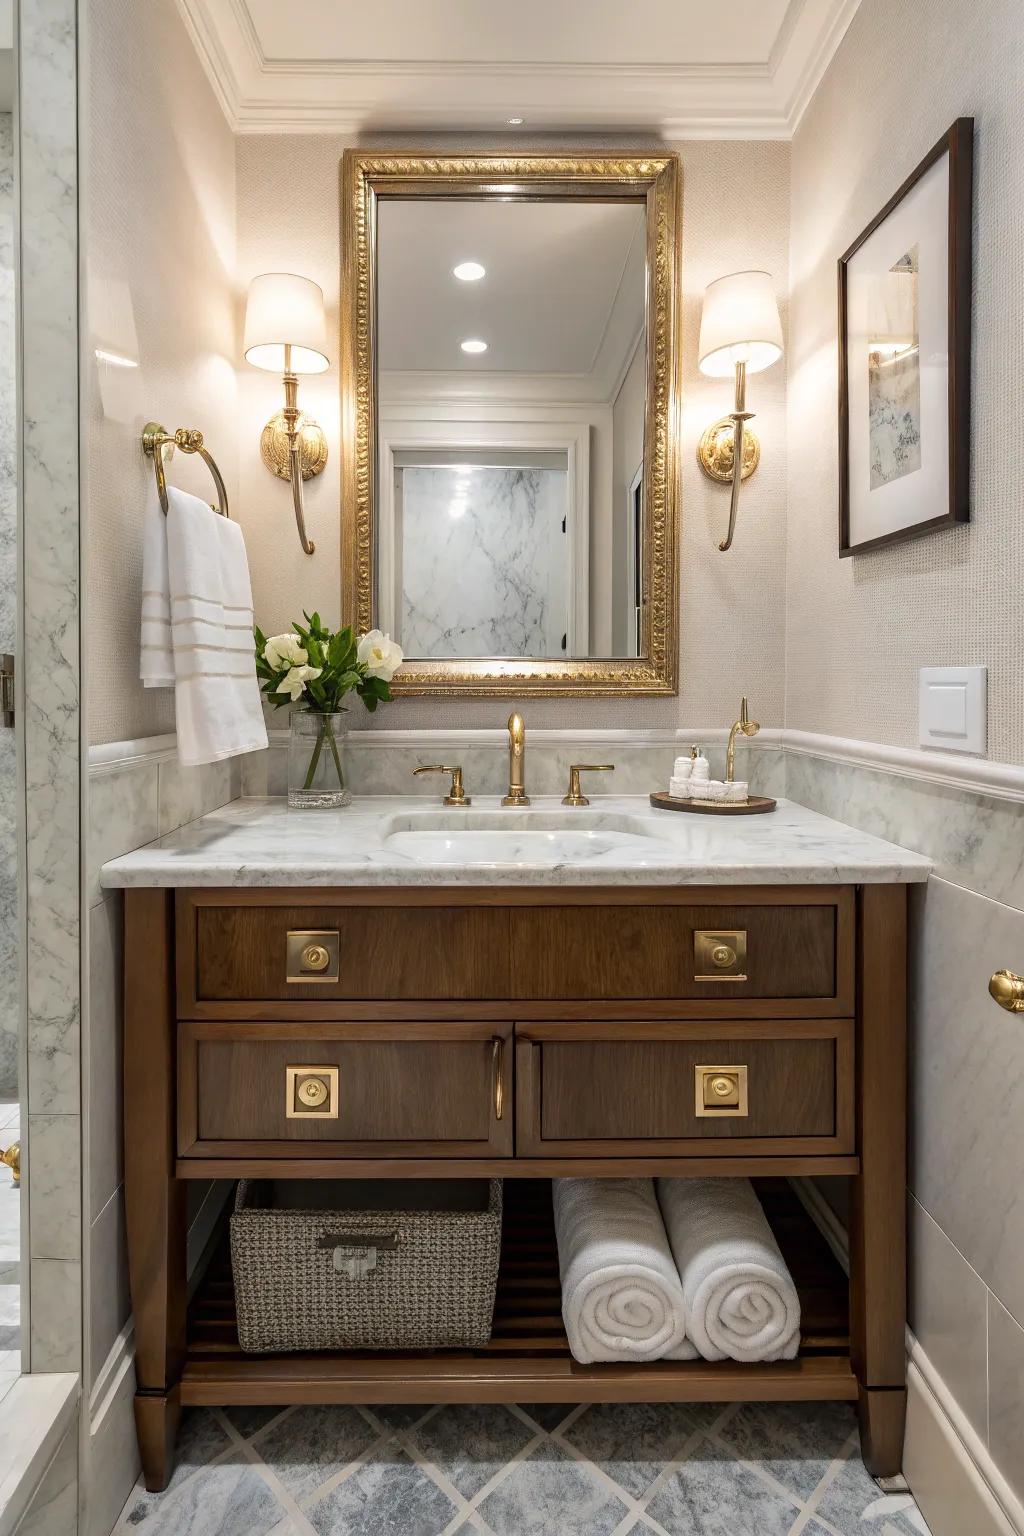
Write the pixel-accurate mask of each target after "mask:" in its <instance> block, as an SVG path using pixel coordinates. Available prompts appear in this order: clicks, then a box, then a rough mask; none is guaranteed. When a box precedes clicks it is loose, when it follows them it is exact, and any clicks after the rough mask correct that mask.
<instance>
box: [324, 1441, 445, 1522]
mask: <svg viewBox="0 0 1024 1536" xmlns="http://www.w3.org/2000/svg"><path fill="white" fill-rule="evenodd" d="M305 1513H306V1519H307V1520H308V1521H309V1523H310V1525H312V1527H313V1529H314V1530H315V1531H316V1533H317V1536H440V1533H441V1532H442V1531H443V1530H444V1529H445V1527H446V1526H448V1525H450V1523H451V1521H452V1520H453V1519H454V1517H455V1515H456V1514H457V1513H458V1508H457V1506H456V1505H455V1504H454V1503H453V1502H452V1500H451V1499H450V1498H449V1497H448V1495H447V1494H446V1493H445V1492H443V1490H442V1489H440V1488H439V1487H438V1486H437V1484H436V1483H435V1482H432V1481H431V1479H430V1478H429V1477H428V1476H427V1474H426V1473H425V1472H424V1471H423V1470H422V1469H421V1468H420V1467H418V1466H417V1465H416V1463H415V1462H413V1461H411V1460H410V1459H409V1457H408V1456H407V1455H406V1454H405V1452H404V1451H399V1450H395V1449H393V1448H392V1449H389V1450H385V1451H383V1452H378V1453H377V1454H376V1455H375V1456H372V1457H370V1459H369V1460H368V1461H367V1462H366V1463H364V1465H363V1466H361V1467H360V1468H359V1470H358V1471H356V1472H354V1473H353V1474H352V1475H351V1476H350V1477H348V1478H346V1479H345V1481H344V1482H342V1483H339V1484H338V1486H337V1487H336V1488H333V1489H332V1490H331V1491H330V1492H329V1493H328V1494H326V1495H325V1497H324V1498H322V1499H319V1500H317V1501H316V1503H314V1504H312V1505H310V1506H309V1507H308V1508H307V1509H306V1511H305Z"/></svg>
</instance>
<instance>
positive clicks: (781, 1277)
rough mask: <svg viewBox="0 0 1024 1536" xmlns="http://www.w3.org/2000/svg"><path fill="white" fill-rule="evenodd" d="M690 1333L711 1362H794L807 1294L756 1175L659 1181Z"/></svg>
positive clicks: (659, 1196) (659, 1189)
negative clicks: (801, 1291) (800, 1290)
mask: <svg viewBox="0 0 1024 1536" xmlns="http://www.w3.org/2000/svg"><path fill="white" fill-rule="evenodd" d="M658 1199H659V1200H660V1202H661V1209H662V1213H663V1215H664V1218H665V1226H666V1227H667V1228H668V1235H669V1241H670V1242H671V1244H672V1252H673V1254H674V1256H675V1261H676V1264H677V1266H678V1269H679V1278H680V1280H681V1282H682V1287H683V1298H684V1302H685V1307H686V1332H687V1337H688V1338H689V1339H691V1340H692V1341H693V1343H694V1344H695V1345H696V1346H697V1349H698V1351H699V1352H700V1354H701V1355H702V1356H703V1357H704V1359H705V1360H743V1361H748V1362H754V1361H759V1360H793V1359H794V1358H795V1357H796V1353H797V1350H798V1349H799V1347H800V1299H799V1297H798V1296H797V1293H796V1286H795V1285H794V1284H793V1277H792V1275H791V1274H790V1273H789V1270H788V1269H787V1268H786V1261H785V1259H783V1257H782V1254H781V1253H780V1252H779V1245H778V1243H777V1242H776V1241H775V1237H774V1234H773V1233H772V1230H771V1228H770V1227H769V1225H768V1221H767V1218H766V1217H765V1214H764V1211H763V1210H762V1209H761V1202H760V1201H759V1200H758V1198H757V1195H756V1194H755V1193H754V1187H753V1185H752V1184H751V1182H750V1180H749V1179H659V1180H658Z"/></svg>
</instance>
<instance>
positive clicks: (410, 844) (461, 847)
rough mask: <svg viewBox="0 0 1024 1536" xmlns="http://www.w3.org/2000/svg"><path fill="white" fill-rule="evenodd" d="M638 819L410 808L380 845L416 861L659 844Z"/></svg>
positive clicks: (547, 857) (548, 859) (480, 860)
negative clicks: (422, 810)
mask: <svg viewBox="0 0 1024 1536" xmlns="http://www.w3.org/2000/svg"><path fill="white" fill-rule="evenodd" d="M658 841H659V840H658V839H657V838H656V837H652V836H651V835H650V834H649V833H648V832H647V831H646V829H645V828H644V826H643V824H642V823H641V822H640V821H639V820H638V818H636V817H633V816H624V815H622V814H620V813H616V812H602V811H591V812H589V813H588V812H587V811H585V810H578V809H571V810H570V809H566V810H564V811H553V810H552V811H532V810H529V809H516V808H509V809H507V810H502V811H473V810H466V811H463V810H457V809H454V808H452V809H449V810H446V811H424V812H416V811H409V812H407V813H405V814H403V815H401V816H393V817H392V818H391V823H390V827H389V830H388V832H387V833H386V834H385V837H384V846H385V847H386V848H387V849H389V851H391V852H392V853H400V854H404V855H405V856H406V857H407V858H410V859H414V860H415V861H416V862H417V863H418V864H486V865H489V866H491V867H494V866H497V865H515V864H561V863H568V862H572V863H575V862H577V861H578V860H580V859H597V858H601V857H602V856H603V855H604V854H607V853H612V852H616V851H619V852H622V853H627V852H631V853H632V854H633V855H634V857H635V856H637V855H642V854H644V853H649V852H651V851H652V849H654V848H655V847H657V845H658Z"/></svg>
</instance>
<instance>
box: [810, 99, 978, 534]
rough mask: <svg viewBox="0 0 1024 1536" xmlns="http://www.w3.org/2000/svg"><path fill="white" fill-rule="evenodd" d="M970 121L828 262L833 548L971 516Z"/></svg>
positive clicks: (928, 157) (954, 129) (961, 122)
mask: <svg viewBox="0 0 1024 1536" xmlns="http://www.w3.org/2000/svg"><path fill="white" fill-rule="evenodd" d="M973 138H974V120H973V118H969V117H961V118H958V119H957V121H956V122H955V123H954V124H953V126H952V127H951V128H950V129H949V132H948V133H946V134H944V135H943V137H942V138H941V139H940V140H939V142H938V143H937V144H936V145H935V147H934V148H933V149H932V150H931V151H930V153H929V154H927V155H926V156H925V158H924V159H923V160H922V162H921V164H920V165H919V166H918V167H917V169H916V170H915V171H913V172H912V173H911V174H910V176H908V177H907V179H906V181H905V182H904V183H903V185H902V186H901V187H900V189H899V191H898V192H897V193H896V194H895V196H894V197H892V198H891V199H890V201H889V202H888V203H886V205H885V207H884V208H883V209H882V211H881V212H880V213H879V214H878V215H877V217H876V218H874V219H872V221H871V223H870V224H869V225H868V227H867V228H866V229H865V230H864V232H863V234H861V235H860V236H859V237H858V238H857V239H856V240H855V241H854V243H853V244H852V245H851V246H850V249H849V250H848V251H847V252H846V253H845V255H843V256H841V257H840V259H839V553H840V555H841V556H844V555H854V554H858V553H859V552H861V551H862V550H868V549H878V548H880V547H882V546H884V545H887V544H892V543H895V542H897V541H899V540H903V539H909V538H916V537H917V536H918V535H920V534H923V533H927V532H930V531H931V530H933V529H936V528H946V527H949V526H950V525H951V524H953V523H966V522H968V521H969V520H970V489H969V483H968V482H969V470H970V412H971V406H970V388H971V196H972V180H973V177H972V158H973Z"/></svg>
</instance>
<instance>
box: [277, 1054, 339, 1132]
mask: <svg viewBox="0 0 1024 1536" xmlns="http://www.w3.org/2000/svg"><path fill="white" fill-rule="evenodd" d="M284 1075H285V1115H286V1117H287V1119H289V1120H337V1118H338V1068H337V1067H285V1069H284Z"/></svg>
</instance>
